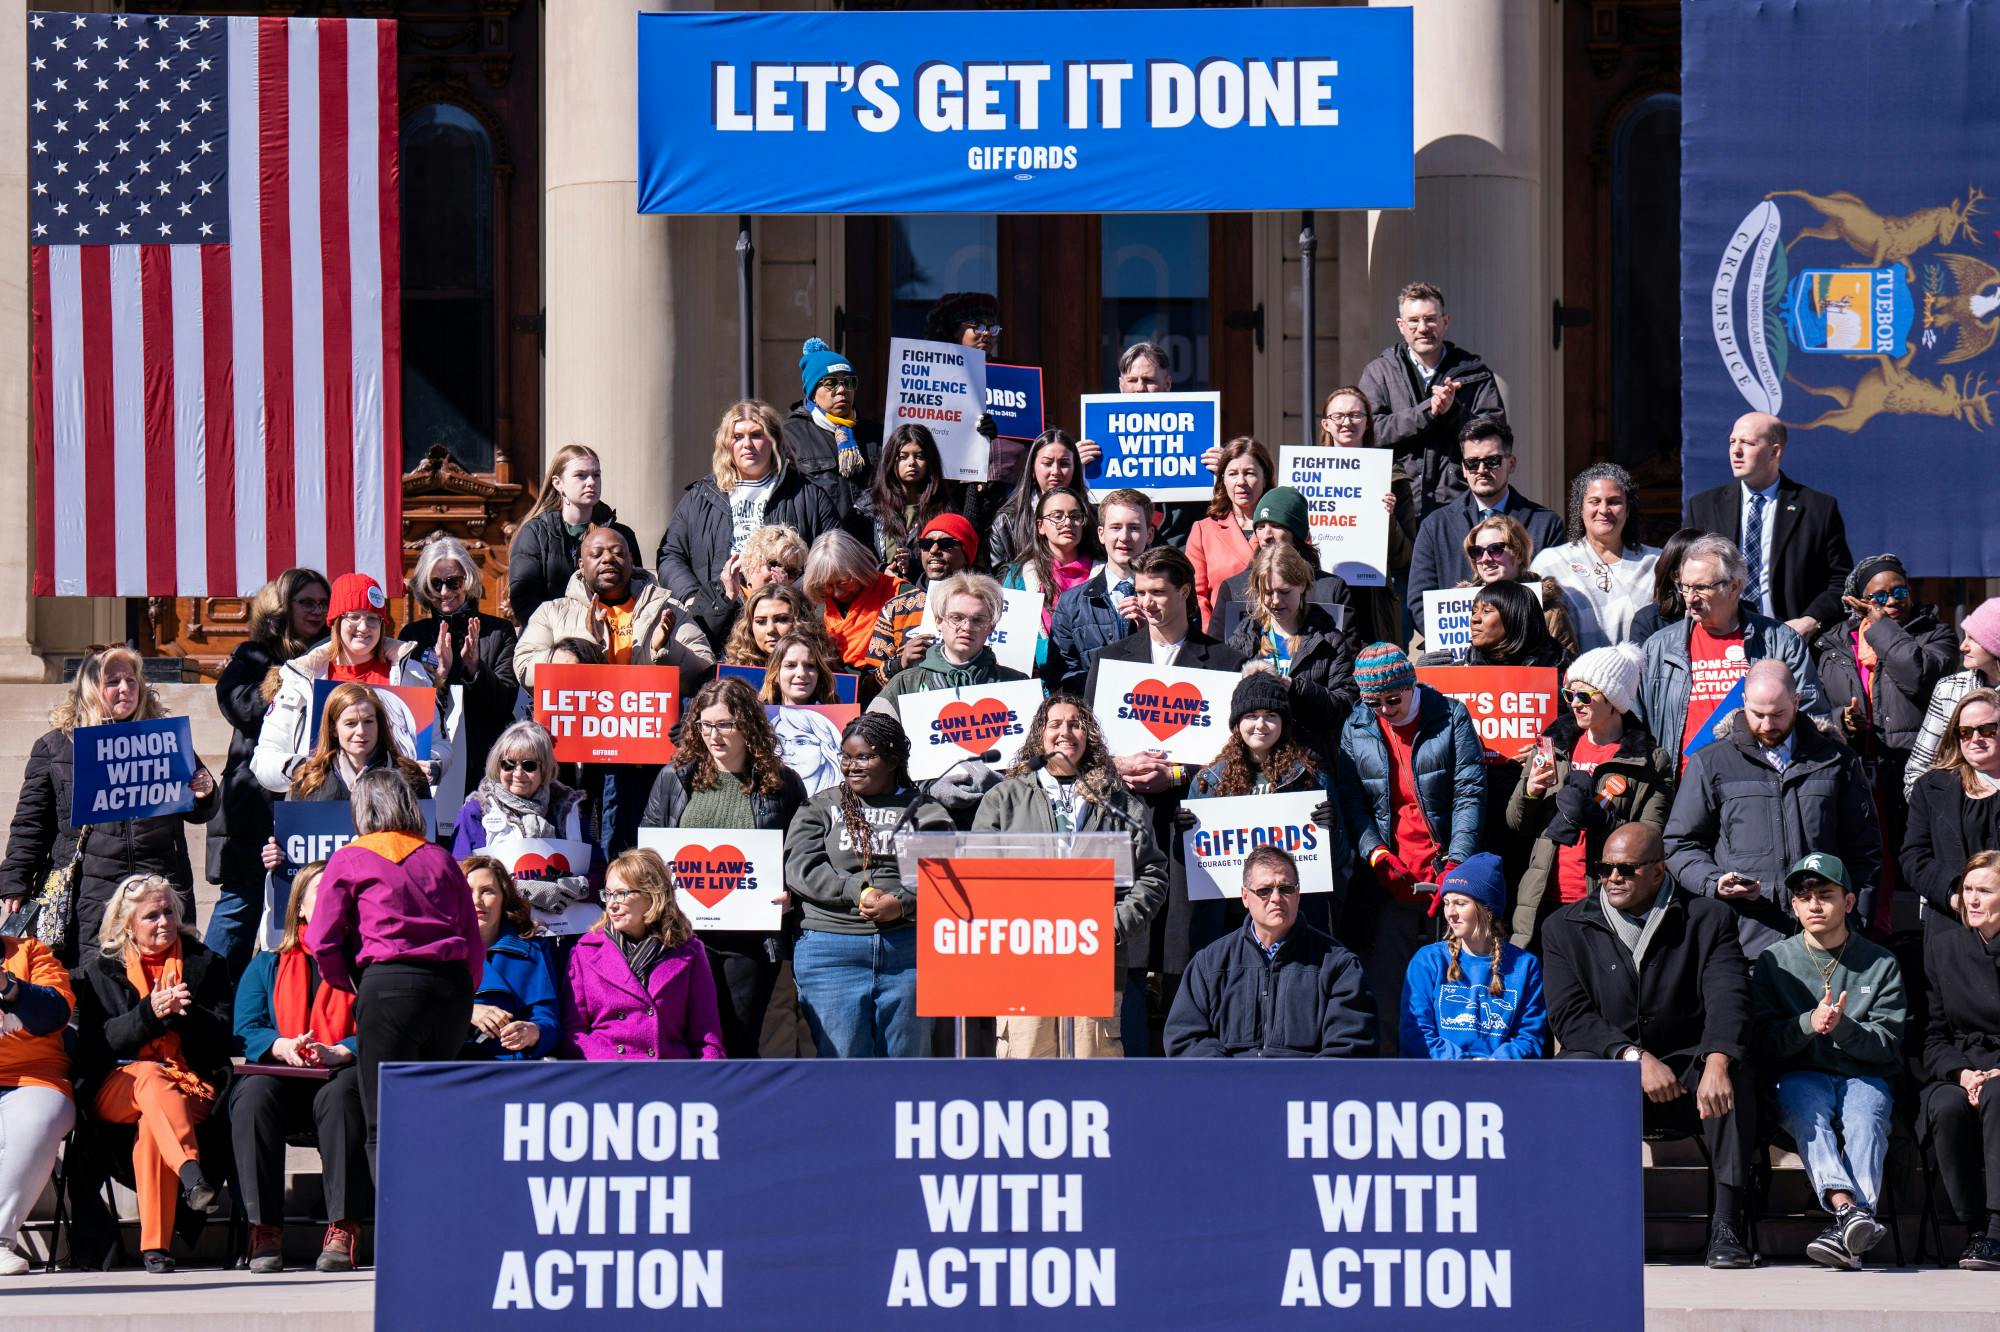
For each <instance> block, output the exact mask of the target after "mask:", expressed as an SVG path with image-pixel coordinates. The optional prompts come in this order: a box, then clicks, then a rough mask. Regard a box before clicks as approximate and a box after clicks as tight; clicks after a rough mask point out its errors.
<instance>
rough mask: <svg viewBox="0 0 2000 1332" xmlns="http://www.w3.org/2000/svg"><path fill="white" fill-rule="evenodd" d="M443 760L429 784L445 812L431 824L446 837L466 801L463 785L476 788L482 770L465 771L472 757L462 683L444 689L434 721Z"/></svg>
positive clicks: (437, 745)
mask: <svg viewBox="0 0 2000 1332" xmlns="http://www.w3.org/2000/svg"><path fill="white" fill-rule="evenodd" d="M434 748H436V749H437V750H438V751H439V753H440V755H441V756H442V757H443V759H444V763H443V766H442V767H441V768H440V770H439V772H438V777H437V781H436V782H435V783H434V784H433V785H432V787H431V795H432V796H433V797H434V798H435V800H436V804H437V807H438V808H439V809H440V810H442V811H444V822H443V823H442V824H436V823H434V824H433V825H432V826H433V827H435V828H436V829H437V835H438V836H439V837H440V838H447V839H448V838H449V837H450V835H451V828H452V824H453V823H454V822H456V821H457V819H458V811H459V807H460V806H461V805H463V804H464V803H465V792H466V788H467V787H468V786H470V787H471V788H472V789H473V790H477V789H478V788H479V782H480V779H481V778H483V777H485V776H486V774H485V773H483V772H468V771H467V768H468V767H470V765H471V760H470V758H469V756H468V751H467V749H466V730H465V686H464V685H453V686H451V688H450V689H449V690H447V691H446V697H445V709H444V712H443V714H442V715H441V716H439V717H438V720H437V740H436V741H435V742H434Z"/></svg>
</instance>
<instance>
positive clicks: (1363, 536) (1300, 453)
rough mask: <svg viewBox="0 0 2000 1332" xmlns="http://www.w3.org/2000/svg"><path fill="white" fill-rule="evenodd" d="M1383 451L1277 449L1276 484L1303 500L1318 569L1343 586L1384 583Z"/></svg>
mask: <svg viewBox="0 0 2000 1332" xmlns="http://www.w3.org/2000/svg"><path fill="white" fill-rule="evenodd" d="M1394 465H1395V454H1394V453H1393V452H1392V451H1390V450H1388V449H1323V448H1301V447H1297V446H1290V447H1286V448H1282V449H1279V450H1278V480H1277V484H1278V485H1281V486H1290V487H1291V488H1292V489H1294V490H1296V491H1298V492H1299V494H1301V495H1303V496H1304V497H1305V501H1306V513H1307V522H1308V523H1309V525H1310V526H1311V528H1312V538H1313V545H1314V547H1315V548H1316V549H1317V550H1318V551H1319V567H1320V568H1322V569H1324V570H1325V571H1326V572H1328V573H1333V574H1339V575H1340V576H1341V577H1342V578H1343V579H1345V580H1347V585H1348V586H1349V587H1382V586H1385V585H1386V584H1387V583H1388V581H1389V522H1390V518H1389V511H1388V509H1386V508H1384V507H1383V504H1382V497H1383V496H1384V495H1387V494H1388V493H1389V485H1390V473H1389V469H1390V468H1391V467H1393V466H1394Z"/></svg>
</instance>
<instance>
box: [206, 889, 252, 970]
mask: <svg viewBox="0 0 2000 1332" xmlns="http://www.w3.org/2000/svg"><path fill="white" fill-rule="evenodd" d="M217 887H219V888H220V889H221V890H222V893H221V896H219V897H217V898H216V899H215V910H214V911H213V912H212V913H211V914H210V915H209V918H208V937H207V938H205V939H203V940H202V943H204V944H206V945H207V946H208V951H209V952H211V953H214V954H215V955H216V956H218V957H220V958H222V959H224V960H225V961H226V962H227V963H228V964H229V975H230V978H231V979H232V980H241V979H242V978H243V970H244V968H245V967H248V966H249V965H250V954H251V953H253V952H255V951H256V948H257V916H258V914H259V913H260V912H261V911H262V910H263V908H264V881H263V879H261V878H260V879H258V880H257V883H256V886H255V888H254V889H252V890H251V891H250V892H247V893H246V892H244V891H243V890H242V889H241V888H240V887H238V886H237V885H235V884H231V883H223V884H218V885H217Z"/></svg>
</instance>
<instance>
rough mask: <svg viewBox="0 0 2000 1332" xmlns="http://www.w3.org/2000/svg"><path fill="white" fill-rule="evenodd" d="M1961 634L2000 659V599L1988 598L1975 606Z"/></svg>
mask: <svg viewBox="0 0 2000 1332" xmlns="http://www.w3.org/2000/svg"><path fill="white" fill-rule="evenodd" d="M1959 632H1960V633H1962V634H1964V635H1965V636H1966V637H1967V638H1969V639H1971V640H1972V641H1973V642H1975V643H1977V644H1979V646H1981V647H1983V648H1985V649H1986V650H1987V651H1988V652H1991V653H1992V654H1993V655H1994V656H1996V657H2000V597H1988V598H1987V599H1986V600H1984V601H1982V602H1980V603H1979V604H1978V605H1977V606H1974V607H1973V608H1972V613H1971V614H1969V615H1967V616H1966V617H1965V622H1964V623H1963V624H1961V625H1960V626H1959Z"/></svg>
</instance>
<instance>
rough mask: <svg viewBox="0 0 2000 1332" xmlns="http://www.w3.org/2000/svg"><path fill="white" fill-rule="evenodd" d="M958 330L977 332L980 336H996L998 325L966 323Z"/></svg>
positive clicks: (998, 332)
mask: <svg viewBox="0 0 2000 1332" xmlns="http://www.w3.org/2000/svg"><path fill="white" fill-rule="evenodd" d="M959 331H960V332H962V333H977V334H978V335H979V336H980V337H982V338H997V337H999V336H1000V325H998V324H967V325H966V326H965V327H964V328H962V329H960V330H959Z"/></svg>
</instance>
